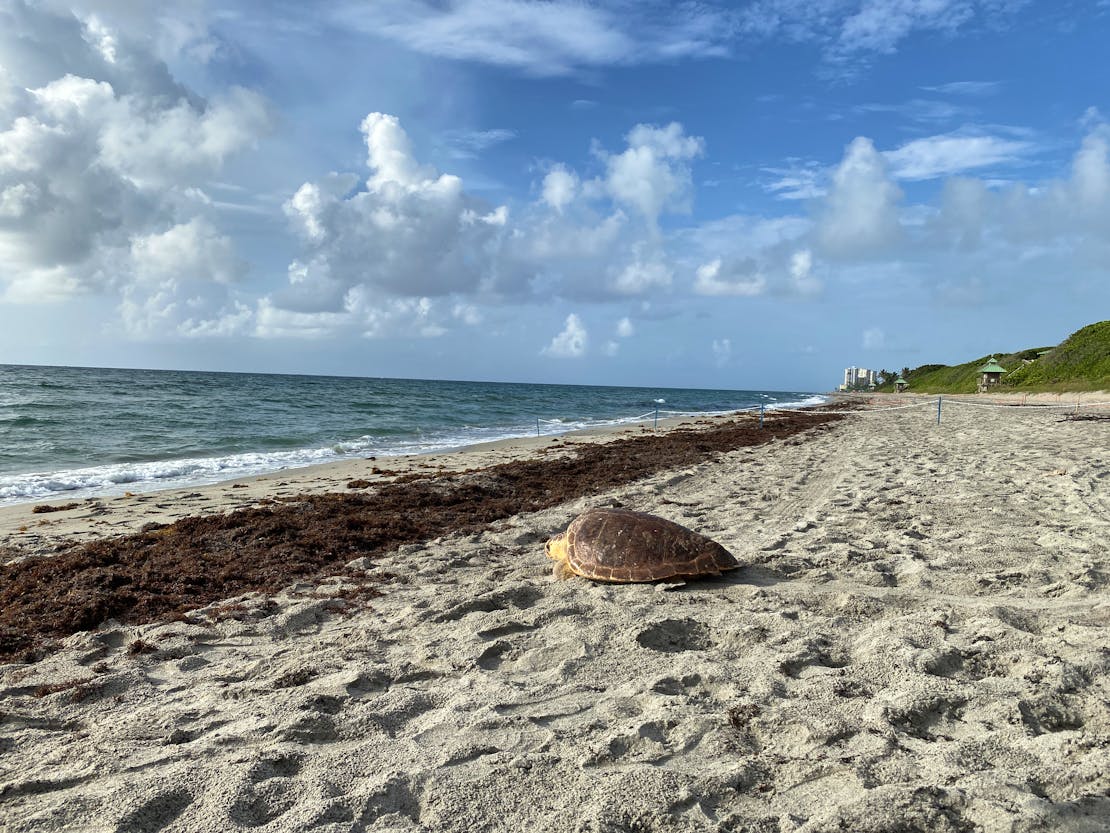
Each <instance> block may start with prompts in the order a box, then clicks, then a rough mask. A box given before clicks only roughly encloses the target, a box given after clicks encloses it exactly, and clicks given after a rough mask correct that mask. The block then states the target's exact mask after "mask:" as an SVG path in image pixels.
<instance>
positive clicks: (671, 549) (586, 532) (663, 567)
mask: <svg viewBox="0 0 1110 833" xmlns="http://www.w3.org/2000/svg"><path fill="white" fill-rule="evenodd" d="M566 535H567V565H568V566H569V567H570V569H571V570H572V571H573V572H575V573H577V574H578V575H580V576H585V577H586V578H591V579H597V580H600V581H615V582H634V581H659V580H660V579H668V578H684V577H685V578H688V577H691V576H703V575H717V574H719V573H721V572H722V571H724V570H732V569H735V568H736V567H739V566H740V565H739V564H738V563H737V561H736V559H735V558H733V556H732V554H731V553H729V551H728V550H726V549H725V548H724V547H722V546H721V545H720V544H718V543H717V542H716V541H712V540H710V539H709V538H706V537H705V536H704V535H699V534H698V533H696V532H694V531H692V530H689V529H687V528H686V527H684V526H680V525H679V524H676V523H674V522H673V521H668V520H667V519H665V518H660V517H657V516H655V515H649V514H647V513H646V512H632V511H630V510H628V509H590V510H588V511H586V512H583V513H582V514H581V515H579V516H578V517H577V518H575V519H574V520H573V521H572V522H571V524H570V526H569V527H567V532H566Z"/></svg>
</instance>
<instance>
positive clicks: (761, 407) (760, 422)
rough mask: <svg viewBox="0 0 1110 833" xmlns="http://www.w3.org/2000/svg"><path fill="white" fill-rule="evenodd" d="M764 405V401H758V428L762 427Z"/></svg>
mask: <svg viewBox="0 0 1110 833" xmlns="http://www.w3.org/2000/svg"><path fill="white" fill-rule="evenodd" d="M766 407H767V406H766V405H765V404H764V403H762V402H760V403H759V427H760V428H762V427H763V411H764V409H766Z"/></svg>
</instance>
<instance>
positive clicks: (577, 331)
mask: <svg viewBox="0 0 1110 833" xmlns="http://www.w3.org/2000/svg"><path fill="white" fill-rule="evenodd" d="M588 341H589V336H588V334H587V332H586V327H585V325H584V324H583V323H582V319H581V318H579V317H578V316H577V315H576V314H575V313H573V312H572V313H571V314H570V315H568V316H567V320H566V322H565V323H564V324H563V329H562V331H560V332H559V333H558V334H557V335H556V336H555V337H554V338H553V339H551V343H550V344H548V345H547V347H545V348H544V349H543V351H542V352H543V354H544V355H545V356H551V357H553V358H557V359H577V358H581V357H582V356H584V355H586V346H587V343H588Z"/></svg>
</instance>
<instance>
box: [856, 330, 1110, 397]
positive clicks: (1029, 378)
mask: <svg viewBox="0 0 1110 833" xmlns="http://www.w3.org/2000/svg"><path fill="white" fill-rule="evenodd" d="M992 355H993V358H994V359H995V361H997V362H998V363H999V364H1000V365H1002V367H1003V368H1005V370H1006V373H1005V374H1003V376H1002V378H1001V382H1000V384H999V386H998V387H997V388H995V390H998V391H1000V392H1007V391H1013V392H1024V393H1040V392H1047V393H1061V392H1065V391H1091V390H1110V321H1100V322H1098V323H1097V324H1091V325H1089V326H1086V327H1084V328H1083V329H1081V330H1077V331H1076V332H1074V333H1072V334H1071V335H1070V336H1068V338H1067V339H1065V340H1064V341H1063V342H1061V343H1060V344H1058V345H1056V346H1055V347H1031V348H1029V349H1026V350H1019V351H1017V352H1015V353H1007V352H1002V351H1000V352H997V353H994V354H992ZM991 358H992V356H989V355H988V356H981V357H979V358H977V359H974V360H972V361H969V362H967V363H965V364H958V365H944V364H925V365H922V366H921V367H917V368H914V369H912V370H911V369H910V368H908V367H907V368H902V374H901V375H902V377H903V378H904V379H905V380H906V382H907V383H908V388H907V390H908V391H910V392H913V393H975V392H976V390H977V389H978V384H979V368H981V367H983V365H985V364H986V363H987V362H988V361H990V359H991ZM897 377H898V373H896V372H890V371H886V370H882V371H879V378H880V379H881V380H882V381H883V384H881V385H879V387H878V388H877V389H878V390H880V391H893V390H894V380H895V379H896V378H897Z"/></svg>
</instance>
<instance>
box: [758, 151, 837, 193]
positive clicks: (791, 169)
mask: <svg viewBox="0 0 1110 833" xmlns="http://www.w3.org/2000/svg"><path fill="white" fill-rule="evenodd" d="M788 162H789V164H788V165H787V166H784V167H767V168H762V169H761V171H762V173H764V174H767V175H768V176H769V177H770V179H766V180H764V181H763V182H762V185H763V189H764V190H765V191H766V192H767V193H769V194H773V195H774V196H775V198H776V199H780V200H812V199H816V198H817V197H821V196H824V195H825V192H826V191H827V186H826V182H825V180H826V179H827V177H828V172H827V171H826V169H825V168H824V167H823V166H822V165H820V164H818V163H817V162H813V161H802V160H797V159H791V160H788Z"/></svg>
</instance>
